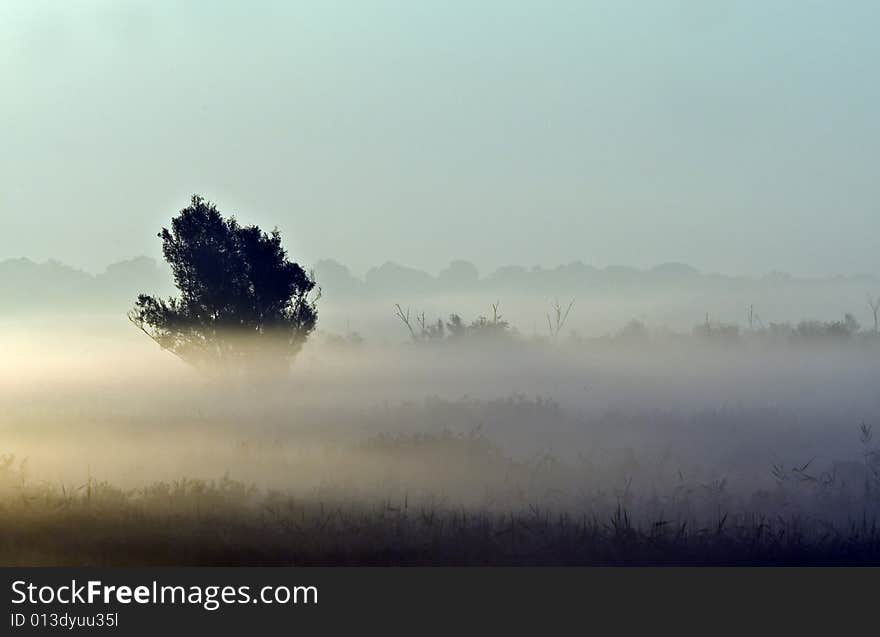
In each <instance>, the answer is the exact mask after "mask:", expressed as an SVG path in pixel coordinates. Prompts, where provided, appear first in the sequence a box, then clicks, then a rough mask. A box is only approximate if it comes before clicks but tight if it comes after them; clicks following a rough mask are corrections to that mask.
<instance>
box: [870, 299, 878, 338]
mask: <svg viewBox="0 0 880 637" xmlns="http://www.w3.org/2000/svg"><path fill="white" fill-rule="evenodd" d="M868 307H870V308H871V313H872V314H873V315H874V334H877V333H878V331H880V323H878V320H877V318H878V316H877V315H878V314H880V296H878V297H876V298H871V296H870V295H869V296H868Z"/></svg>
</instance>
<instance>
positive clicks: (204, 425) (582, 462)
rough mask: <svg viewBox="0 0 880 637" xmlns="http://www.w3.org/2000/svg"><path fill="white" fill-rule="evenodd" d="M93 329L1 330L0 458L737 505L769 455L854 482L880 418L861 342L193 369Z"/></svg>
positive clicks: (341, 347) (413, 351)
mask: <svg viewBox="0 0 880 637" xmlns="http://www.w3.org/2000/svg"><path fill="white" fill-rule="evenodd" d="M389 320H391V319H389ZM94 323H95V322H94V321H93V322H92V324H88V325H87V324H63V323H55V324H53V323H51V322H49V321H46V320H44V321H43V322H39V321H36V322H30V323H29V322H7V323H6V324H5V325H4V329H3V331H2V337H0V347H2V351H3V364H2V369H0V405H2V408H0V419H2V421H0V422H2V432H3V435H2V440H3V448H2V452H4V453H7V454H14V456H15V458H16V459H17V460H16V462H20V461H21V460H22V459H24V458H27V464H26V472H27V475H28V479H32V480H36V481H45V482H48V483H52V484H56V485H67V487H68V488H70V487H71V486H76V485H80V484H83V483H84V482H86V481H87V480H88V481H91V480H95V481H106V482H109V483H112V484H114V485H119V486H120V487H124V488H137V487H140V486H143V485H146V484H149V483H151V482H154V481H172V480H176V479H180V478H183V477H186V478H192V479H196V478H201V479H217V478H219V477H221V476H223V475H224V474H228V475H229V476H231V477H232V478H234V479H237V480H241V481H244V482H246V483H252V484H254V485H255V486H257V487H259V488H269V489H275V490H280V491H282V492H285V493H290V494H296V495H298V496H301V497H321V495H320V494H321V493H325V492H332V493H336V494H342V493H344V494H346V496H347V497H350V498H355V499H357V498H364V499H366V500H369V499H371V498H384V497H397V496H401V495H404V496H405V497H408V498H428V497H442V498H444V499H445V501H448V502H451V503H454V504H456V503H457V504H461V505H466V506H488V505H489V504H491V505H492V506H496V507H504V506H507V507H510V506H515V505H517V498H519V504H520V505H521V504H522V503H523V502H524V501H530V502H531V501H533V502H535V503H539V504H541V505H543V506H559V507H568V508H571V507H583V506H586V502H587V499H586V497H585V496H584V494H587V493H601V492H605V493H606V494H609V495H610V494H614V493H617V492H618V490H620V489H626V490H627V492H630V493H641V494H642V495H645V494H650V493H656V492H658V491H664V490H672V489H675V488H676V485H678V484H680V483H682V482H683V481H684V482H687V483H688V484H691V485H694V487H695V488H698V487H699V486H700V485H703V486H705V485H711V484H713V483H714V484H720V483H721V482H720V481H724V483H723V484H724V485H725V489H726V491H727V492H728V493H731V494H737V496H740V497H744V498H745V497H748V496H750V494H752V493H754V492H756V491H758V490H761V489H771V488H773V487H774V486H775V485H776V480H775V479H774V476H773V471H774V465H775V466H776V467H783V468H786V469H785V470H788V468H792V467H801V466H803V465H804V464H806V463H809V466H810V467H811V471H815V472H816V475H817V476H818V475H820V474H822V473H827V474H828V475H831V474H832V473H834V472H837V473H838V474H840V476H839V477H838V479H844V478H845V479H847V480H849V481H850V483H849V486H851V487H853V488H857V487H859V488H860V487H861V485H860V484H859V481H861V480H864V475H862V474H859V473H858V471H859V469H858V465H854V463H855V462H861V460H862V453H863V448H862V446H861V443H860V438H859V427H860V425H862V424H863V423H867V424H872V423H875V422H877V420H878V415H880V391H878V389H880V387H878V384H880V374H878V371H880V370H878V354H880V346H878V345H880V344H878V342H877V341H876V339H868V338H864V339H861V340H856V338H855V337H854V338H853V339H852V340H848V341H843V342H820V343H803V342H781V343H775V344H769V345H768V343H766V342H760V341H756V340H748V339H746V340H744V341H743V342H741V343H738V344H735V345H731V344H717V343H708V342H702V341H700V340H699V339H697V338H696V337H693V336H689V337H687V338H684V337H682V338H680V339H678V340H662V339H652V340H651V341H648V342H636V343H627V342H622V341H616V342H611V341H602V340H595V341H589V342H576V341H572V340H571V339H564V340H560V341H559V342H557V343H555V344H553V343H550V342H547V341H546V340H529V339H525V338H520V339H515V340H510V341H501V342H486V343H479V342H466V343H464V342H463V343H442V344H426V343H412V342H408V341H407V339H406V338H405V335H403V334H402V335H401V338H400V339H399V342H397V343H385V342H379V343H370V342H369V341H364V342H359V343H349V342H345V341H340V340H339V339H338V338H337V339H334V338H330V336H331V335H327V334H319V335H316V336H315V337H313V339H312V340H311V342H310V343H309V344H308V345H307V346H306V348H305V349H304V350H303V351H302V352H301V353H300V354H299V356H298V357H297V359H296V361H295V364H294V366H293V368H292V372H291V375H290V377H289V378H287V379H283V378H280V379H274V380H266V379H261V380H260V381H259V382H249V381H247V380H242V379H235V380H230V379H226V380H222V379H216V378H208V377H205V376H204V375H201V374H199V373H197V372H196V371H194V370H192V369H191V368H189V367H187V366H186V365H185V364H183V363H182V362H181V361H179V360H178V359H176V358H175V357H174V356H172V355H171V354H169V353H166V352H163V351H161V350H160V349H159V348H158V347H157V346H156V345H155V344H154V343H153V342H152V341H150V340H149V339H147V338H145V337H144V336H143V335H142V334H140V333H139V332H138V331H137V330H135V329H133V328H132V327H131V326H130V325H128V324H127V323H125V322H124V321H123V322H120V321H116V322H113V321H106V322H104V323H102V324H98V325H95V324H94ZM99 323H100V322H99ZM548 462H549V463H551V464H549V465H548V464H547V463H548ZM847 471H848V472H849V473H846V472H847ZM854 472H855V473H854ZM844 474H846V475H844ZM853 482H855V484H853ZM323 497H327V496H326V493H325V495H324V496H323ZM610 497H611V499H612V500H613V499H614V498H613V496H610Z"/></svg>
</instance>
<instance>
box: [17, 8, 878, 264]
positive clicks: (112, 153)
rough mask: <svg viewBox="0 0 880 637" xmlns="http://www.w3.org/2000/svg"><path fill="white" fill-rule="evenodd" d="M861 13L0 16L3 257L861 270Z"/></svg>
mask: <svg viewBox="0 0 880 637" xmlns="http://www.w3.org/2000/svg"><path fill="white" fill-rule="evenodd" d="M877 24H880V3H878V2H874V1H873V0H850V1H848V2H845V3H843V2H834V1H831V0H829V1H826V2H818V1H814V0H797V1H796V0H790V1H783V0H778V1H774V0H742V1H739V2H721V1H715V0H664V1H650V0H642V1H639V2H632V1H627V0H609V1H607V2H590V1H588V0H581V1H579V2H570V1H568V0H555V1H554V2H547V1H546V0H542V1H531V0H523V1H517V0H500V1H499V0H481V1H479V2H472V1H471V2H463V1H458V0H419V1H417V2H412V1H405V0H399V1H395V2H392V1H388V0H386V1H374V0H351V1H349V2H334V1H330V0H315V1H303V2H247V3H245V2H236V3H231V2H228V3H227V2H222V1H219V0H215V1H210V2H208V1H193V2H166V1H162V0H151V1H149V2H137V1H131V2H126V1H122V0H116V1H110V0H103V1H96V0H89V1H85V2H77V1H75V0H66V1H62V0H57V1H54V2H47V1H44V0H43V1H41V0H0V222H2V223H0V260H2V259H5V258H11V257H21V256H25V257H29V258H32V259H36V260H44V259H49V258H54V259H58V260H60V261H63V262H65V263H69V264H71V265H75V266H77V267H82V268H85V269H87V270H91V271H101V270H103V268H104V267H105V266H106V265H107V264H108V263H111V262H113V261H118V260H120V259H125V258H128V257H132V256H135V255H140V254H147V255H149V256H159V255H160V245H159V240H158V239H157V237H156V233H157V232H158V230H159V229H160V228H161V227H162V226H163V225H167V224H168V222H169V220H170V218H171V216H173V215H174V214H175V213H176V211H177V210H179V209H180V208H182V207H184V206H185V205H186V203H187V201H188V198H189V195H190V194H192V193H200V194H203V195H204V196H206V197H208V198H209V199H211V200H213V201H215V202H216V203H217V204H218V206H219V207H220V209H221V210H222V211H224V212H229V213H235V214H236V215H237V216H238V218H239V219H240V220H241V221H243V222H247V223H257V224H259V225H260V226H262V227H264V228H266V229H269V228H272V227H273V226H277V227H278V228H279V229H280V230H281V232H282V234H283V236H284V238H285V242H286V244H287V246H288V247H289V249H290V252H291V255H292V256H293V258H294V259H295V260H297V261H300V262H302V263H304V264H309V263H313V262H314V261H315V260H317V259H320V258H328V257H329V258H334V259H336V260H338V261H341V262H343V263H345V264H348V265H349V266H350V267H351V268H352V270H353V271H354V272H355V273H362V272H363V271H364V270H366V269H367V268H368V267H370V266H375V265H379V264H381V263H383V262H386V261H395V262H399V263H402V264H406V265H410V266H413V267H418V268H422V269H426V270H428V271H434V272H436V271H438V270H440V269H441V268H443V267H444V266H445V265H446V264H448V263H449V261H451V260H452V259H467V260H469V261H472V262H473V263H475V264H476V265H477V266H478V267H479V268H480V269H481V270H483V271H488V270H491V269H494V268H496V267H498V266H501V265H506V264H519V265H525V266H531V265H535V264H543V265H556V264H560V263H567V262H570V261H575V260H578V261H583V262H585V263H589V264H593V265H597V266H606V265H611V264H624V265H632V266H637V267H650V266H652V265H655V264H658V263H663V262H669V261H676V262H686V263H689V264H691V265H693V266H695V267H697V268H699V269H701V270H704V271H710V272H724V273H727V274H760V273H764V272H768V271H772V270H783V271H788V272H792V273H795V274H799V275H808V276H827V275H834V274H854V273H874V274H880V174H878V172H880V162H878V153H880V117H878V113H880V82H878V81H877V78H878V77H880V38H877V37H876V26H877Z"/></svg>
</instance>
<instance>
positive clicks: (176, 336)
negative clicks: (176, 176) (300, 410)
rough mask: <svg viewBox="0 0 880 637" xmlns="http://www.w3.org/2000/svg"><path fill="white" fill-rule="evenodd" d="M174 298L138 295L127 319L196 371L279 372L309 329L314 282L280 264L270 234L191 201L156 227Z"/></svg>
mask: <svg viewBox="0 0 880 637" xmlns="http://www.w3.org/2000/svg"><path fill="white" fill-rule="evenodd" d="M158 236H159V237H160V238H161V239H162V253H163V254H164V256H165V260H166V261H167V262H168V263H169V265H170V266H171V272H172V274H173V277H174V283H175V285H176V286H177V289H178V290H179V291H180V295H179V296H178V297H172V298H168V299H161V298H155V297H153V296H149V295H147V294H140V295H138V298H137V303H136V304H135V307H134V309H133V310H132V311H131V312H130V313H129V319H130V320H131V321H132V323H134V324H135V325H136V326H137V327H138V328H140V329H141V330H142V331H143V332H144V333H145V334H147V335H148V336H149V337H150V338H152V339H153V340H154V341H156V342H157V343H158V344H159V345H160V346H161V347H162V348H163V349H166V350H169V351H171V352H173V353H174V354H176V355H177V356H179V357H180V358H181V359H183V360H184V361H186V362H188V363H191V364H193V365H195V366H197V367H200V368H207V369H209V370H217V371H235V372H239V371H248V372H258V371H263V372H268V373H278V372H286V370H287V369H289V364H290V361H291V360H292V359H293V357H294V356H295V355H296V353H297V352H298V351H299V349H300V348H301V347H302V345H303V343H304V342H305V341H306V338H307V337H308V335H309V334H310V333H311V332H312V330H314V329H315V323H316V321H317V308H316V305H315V302H316V301H317V296H319V295H320V290H318V295H317V296H316V298H314V299H310V298H309V295H310V293H311V292H312V291H313V290H315V289H316V287H315V281H314V280H313V279H312V277H311V276H310V275H309V274H307V273H306V272H305V271H304V270H303V269H302V268H301V267H300V266H299V265H297V264H296V263H293V262H291V261H289V260H288V259H287V252H286V250H285V249H284V248H283V247H282V246H281V235H280V233H279V232H278V230H277V229H276V230H273V231H272V232H271V233H269V234H267V233H265V232H263V231H262V230H260V228H259V227H257V226H241V225H239V224H238V222H237V221H236V220H235V218H234V217H228V218H224V217H223V216H222V215H221V214H220V212H219V211H218V210H217V207H216V206H215V205H214V204H213V203H211V202H208V201H205V200H204V199H202V197H200V196H198V195H193V197H192V200H191V202H190V205H189V206H188V207H186V208H184V209H183V210H181V211H180V214H178V215H177V216H176V217H175V218H174V219H172V221H171V230H168V229H167V228H163V229H162V232H160V233H159V235H158Z"/></svg>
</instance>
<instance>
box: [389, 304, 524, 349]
mask: <svg viewBox="0 0 880 637" xmlns="http://www.w3.org/2000/svg"><path fill="white" fill-rule="evenodd" d="M491 307H492V317H491V318H489V317H487V316H478V317H477V318H476V319H475V320H473V321H472V322H471V323H470V324H467V323H465V322H464V320H463V319H462V318H461V315H459V314H450V315H449V321H447V322H446V323H445V324H444V323H443V321H442V320H441V319H437V322H436V323H432V322H429V321H428V320H427V318H426V316H425V313H424V312H422V313H420V314H416V315H415V324H414V323H413V318H412V317H411V314H410V310H409V308H406V309H403V307H401V305H400V304H399V303H398V304H397V305H395V306H394V314H395V316H396V317H397V318H398V319H400V321H401V322H402V323H403V324H404V325H405V326H406V328H407V330H408V331H409V333H410V336H411V337H412V340H413V341H414V342H416V343H427V342H434V343H447V342H448V343H451V342H455V341H460V340H462V339H465V338H467V339H479V340H483V341H489V340H493V339H494V340H499V339H503V338H509V337H511V336H513V335H514V332H513V330H512V329H511V327H510V324H509V323H508V322H507V321H506V320H504V319H503V318H502V317H501V314H500V313H499V311H498V308H499V304H498V303H493V304H492V306H491ZM417 328H418V329H417Z"/></svg>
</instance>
